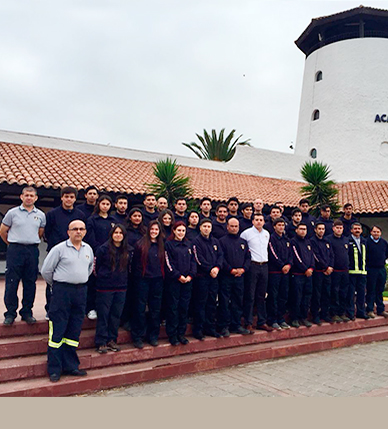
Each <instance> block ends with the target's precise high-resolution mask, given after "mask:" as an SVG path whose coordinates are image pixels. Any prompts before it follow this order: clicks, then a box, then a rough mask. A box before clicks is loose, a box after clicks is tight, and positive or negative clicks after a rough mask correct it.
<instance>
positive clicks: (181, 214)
mask: <svg viewBox="0 0 388 429" xmlns="http://www.w3.org/2000/svg"><path fill="white" fill-rule="evenodd" d="M174 208H175V213H174V217H175V221H176V222H178V221H179V220H180V221H182V222H184V223H185V224H186V225H187V213H186V210H187V202H186V198H177V199H176V201H175V204H174Z"/></svg>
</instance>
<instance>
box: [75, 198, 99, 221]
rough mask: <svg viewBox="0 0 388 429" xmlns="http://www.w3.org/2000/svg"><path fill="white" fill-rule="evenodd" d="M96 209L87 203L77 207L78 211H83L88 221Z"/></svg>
mask: <svg viewBox="0 0 388 429" xmlns="http://www.w3.org/2000/svg"><path fill="white" fill-rule="evenodd" d="M94 207H95V206H92V205H91V204H88V203H86V202H85V203H82V204H80V205H78V206H76V209H78V210H81V212H82V213H83V214H84V215H85V219H88V218H90V216H91V215H92V214H93V212H94Z"/></svg>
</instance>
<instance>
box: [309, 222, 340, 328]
mask: <svg viewBox="0 0 388 429" xmlns="http://www.w3.org/2000/svg"><path fill="white" fill-rule="evenodd" d="M325 230H326V226H325V224H324V223H323V222H321V221H319V220H317V222H316V223H315V236H314V237H311V239H310V241H311V246H312V248H313V253H314V258H315V270H314V272H313V296H312V299H311V314H312V316H313V323H315V324H316V325H321V319H322V320H324V321H325V322H329V323H330V322H331V320H330V316H329V309H330V296H331V274H332V272H333V267H334V253H333V249H332V248H331V244H330V242H329V241H328V240H327V238H326V237H325Z"/></svg>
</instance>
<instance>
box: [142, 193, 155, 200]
mask: <svg viewBox="0 0 388 429" xmlns="http://www.w3.org/2000/svg"><path fill="white" fill-rule="evenodd" d="M147 197H155V194H153V193H152V192H150V193H148V194H145V195H144V198H143V201H144V200H145V199H146V198H147Z"/></svg>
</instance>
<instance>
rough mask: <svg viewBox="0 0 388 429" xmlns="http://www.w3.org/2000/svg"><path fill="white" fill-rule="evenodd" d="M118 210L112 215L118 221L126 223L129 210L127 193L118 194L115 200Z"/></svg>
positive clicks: (121, 223)
mask: <svg viewBox="0 0 388 429" xmlns="http://www.w3.org/2000/svg"><path fill="white" fill-rule="evenodd" d="M115 209H116V212H115V213H114V214H113V215H112V217H113V218H114V220H115V221H116V223H119V224H120V225H125V223H126V219H127V210H128V198H127V197H126V196H125V195H118V196H117V197H116V200H115Z"/></svg>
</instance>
